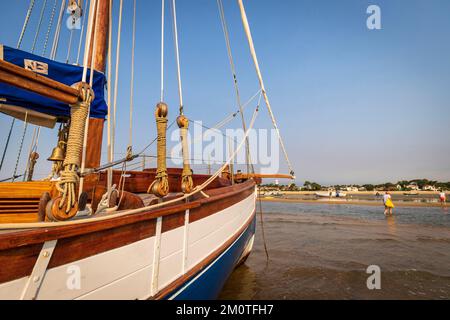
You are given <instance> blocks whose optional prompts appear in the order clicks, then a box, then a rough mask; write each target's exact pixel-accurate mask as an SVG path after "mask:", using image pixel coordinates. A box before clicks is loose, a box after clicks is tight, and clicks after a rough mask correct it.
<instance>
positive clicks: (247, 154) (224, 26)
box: [217, 0, 255, 173]
mask: <svg viewBox="0 0 450 320" xmlns="http://www.w3.org/2000/svg"><path fill="white" fill-rule="evenodd" d="M217 6H218V7H219V13H220V21H221V22H222V30H223V34H224V37H225V43H226V47H227V53H228V60H229V62H230V68H231V74H232V76H233V85H234V90H235V92H236V100H237V104H238V107H239V111H240V114H241V122H242V129H243V130H244V132H245V131H246V130H247V129H246V124H245V117H244V110H243V109H242V104H241V95H240V93H239V86H238V82H237V75H236V68H235V65H234V59H233V54H232V51H231V43H230V36H229V33H228V27H227V21H226V19H225V11H224V9H223V3H222V0H217ZM245 157H246V162H247V173H249V172H250V165H249V164H250V163H251V161H250V146H249V141H248V139H247V140H246V141H245ZM251 169H252V172H254V171H255V170H254V168H253V165H251Z"/></svg>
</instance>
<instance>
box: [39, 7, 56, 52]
mask: <svg viewBox="0 0 450 320" xmlns="http://www.w3.org/2000/svg"><path fill="white" fill-rule="evenodd" d="M56 4H57V0H55V1H54V2H53V8H52V13H51V14H50V20H49V21H48V27H47V33H46V34H45V40H44V48H43V49H42V56H43V57H44V56H45V54H46V52H47V45H48V39H49V38H50V32H51V31H52V26H53V20H54V19H55V13H56Z"/></svg>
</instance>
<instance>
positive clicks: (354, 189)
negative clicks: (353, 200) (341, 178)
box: [344, 186, 359, 192]
mask: <svg viewBox="0 0 450 320" xmlns="http://www.w3.org/2000/svg"><path fill="white" fill-rule="evenodd" d="M344 190H346V191H348V192H358V191H359V190H358V188H357V187H353V186H349V187H345V188H344Z"/></svg>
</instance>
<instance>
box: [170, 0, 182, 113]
mask: <svg viewBox="0 0 450 320" xmlns="http://www.w3.org/2000/svg"><path fill="white" fill-rule="evenodd" d="M172 20H173V33H174V35H173V39H174V42H175V43H174V47H175V56H176V61H177V77H178V96H179V98H180V114H183V91H182V85H181V71H180V53H179V48H178V29H177V11H176V7H175V0H172Z"/></svg>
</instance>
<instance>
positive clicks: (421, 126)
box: [0, 0, 450, 184]
mask: <svg viewBox="0 0 450 320" xmlns="http://www.w3.org/2000/svg"><path fill="white" fill-rule="evenodd" d="M1 1H2V3H3V4H4V5H3V6H2V8H3V16H4V19H1V20H0V30H2V31H1V34H0V42H1V43H3V44H5V45H9V46H15V45H16V43H17V39H18V36H19V33H20V30H21V27H22V23H23V18H24V17H25V13H26V9H27V7H28V0H20V1H14V4H13V5H12V4H11V2H8V5H6V1H5V0H1ZM42 2H43V1H42V0H37V1H36V7H35V9H34V12H33V15H32V17H31V19H30V25H29V29H28V31H27V34H26V36H25V39H24V42H23V47H22V48H23V50H30V48H31V44H32V40H33V37H34V33H35V29H36V25H37V21H38V16H39V12H40V9H41V7H42ZM47 2H48V6H49V7H48V8H47V10H46V17H48V15H49V13H50V7H51V6H52V5H53V0H48V1H47ZM58 2H59V0H58ZM114 2H115V4H114V13H115V16H116V19H115V20H114V25H113V28H114V30H116V28H117V10H118V3H119V1H114ZM166 2H167V1H166ZM223 3H224V7H225V14H226V17H227V20H228V25H229V31H230V36H231V45H232V48H233V54H234V58H235V63H236V69H237V74H238V81H239V84H240V90H241V94H242V96H243V100H246V99H247V98H248V97H250V96H252V95H253V94H254V93H255V92H256V91H257V90H258V81H257V78H256V75H255V72H254V68H253V64H252V61H251V58H250V55H249V51H248V46H247V42H246V39H245V34H244V32H243V29H242V25H241V22H240V14H239V10H238V7H237V3H236V1H234V0H233V1H232V0H223ZM371 4H376V5H378V6H379V7H380V8H381V23H382V29H381V30H369V29H367V27H366V19H367V17H368V14H367V13H366V9H367V7H368V6H369V5H371ZM245 5H246V9H247V15H248V19H249V22H250V26H251V28H252V32H253V38H254V42H255V47H256V50H257V53H258V58H259V60H260V66H261V69H262V73H263V76H264V79H265V84H266V87H267V91H268V94H269V97H270V99H271V102H272V107H273V109H274V112H275V115H276V118H277V120H278V122H279V126H280V128H281V132H282V135H283V137H284V139H285V142H286V147H287V149H288V152H289V155H290V158H291V161H292V162H293V164H294V167H295V171H296V175H297V181H298V182H299V183H303V182H304V181H305V180H313V181H317V182H319V183H322V184H334V183H366V182H367V183H377V182H385V181H393V182H395V181H397V180H400V179H413V178H422V177H425V178H432V179H438V180H446V181H448V180H450V159H449V158H450V143H449V141H448V137H449V136H450V126H449V123H450V121H449V120H450V106H449V102H450V90H449V85H450V19H449V18H448V12H450V2H449V1H445V0H431V1H430V0H427V1H425V0H423V1H418V0H408V1H406V0H395V1H392V0H390V1H382V0H372V1H365V0H346V1H331V0H329V1H325V0H316V1H312V0H308V1H305V0H295V1H294V0H292V1H288V0H284V1H275V0H246V1H245ZM58 6H59V4H58ZM137 6H138V15H137V38H136V74H135V113H134V120H135V121H134V134H133V138H134V145H135V150H139V149H140V148H141V147H143V146H145V145H146V144H147V143H148V142H149V141H151V140H152V139H153V138H154V136H155V125H154V118H153V111H154V106H155V104H156V102H157V101H158V100H159V90H160V79H159V68H160V66H159V63H160V61H159V59H160V6H161V4H160V1H156V0H152V1H144V0H138V1H137ZM166 11H167V16H166V18H167V25H166V44H167V47H166V50H167V51H166V54H167V55H166V62H167V63H166V82H165V87H166V99H165V100H166V101H167V102H168V104H169V106H170V107H171V109H170V118H171V120H172V119H174V118H175V116H176V112H177V109H178V108H177V104H178V97H177V91H176V90H177V83H176V71H175V63H174V54H173V51H174V50H173V46H172V28H171V24H170V23H171V20H170V15H169V6H167V10H166ZM177 11H178V26H179V42H180V55H181V68H182V80H183V93H184V102H185V103H184V104H185V112H186V114H187V115H188V116H189V118H191V119H196V120H200V119H201V120H203V122H204V124H205V125H207V126H211V125H213V124H214V123H216V122H218V121H220V120H221V119H223V118H224V117H225V116H226V115H228V114H229V113H231V112H233V111H234V110H235V109H236V107H235V97H234V90H233V83H232V81H231V75H230V69H229V64H228V60H227V53H226V48H225V43H224V39H223V34H222V29H221V25H220V20H219V14H218V9H217V4H216V1H214V0H195V1H192V0H178V1H177ZM66 17H67V16H66ZM131 17H132V1H131V0H125V1H124V20H123V30H122V50H121V65H120V75H121V77H120V81H119V87H120V89H119V92H118V97H119V99H118V108H119V111H118V112H119V114H118V116H119V119H123V121H120V122H119V125H118V128H117V130H118V132H121V133H122V134H118V135H117V137H118V141H117V147H116V149H117V151H118V152H124V150H125V149H126V144H127V141H128V133H127V132H128V106H129V82H130V62H131V25H132V20H131ZM42 29H43V31H42V32H41V36H40V38H39V39H38V47H37V50H36V53H40V52H41V51H42V44H43V38H44V34H45V31H46V29H47V23H46V22H45V23H44V24H43V27H42ZM68 35H69V32H68V30H66V29H65V28H63V31H62V35H61V42H60V47H59V51H58V55H57V60H61V61H62V60H64V59H65V56H66V54H67V48H68V39H69V36H68ZM78 36H79V33H75V37H74V45H73V47H72V48H73V52H72V54H71V56H72V57H74V56H76V49H77V48H76V47H77V44H78ZM114 37H115V32H114ZM51 39H52V35H51ZM114 50H115V49H114ZM114 52H115V51H114ZM72 62H73V60H72ZM249 110H250V109H249ZM262 110H263V111H262V112H261V114H260V116H259V119H258V123H257V127H258V128H270V120H269V117H268V114H267V111H266V110H265V109H262ZM249 115H250V112H247V116H248V117H247V118H249ZM9 124H10V119H9V118H8V117H6V116H4V115H0V135H1V136H3V137H4V136H6V134H7V132H8V130H9ZM239 125H240V123H239V121H238V120H235V121H234V122H233V123H232V124H231V125H230V127H239ZM22 126H23V124H22V123H21V122H18V125H17V126H16V128H15V130H14V132H13V137H12V139H13V141H14V143H13V144H12V146H11V148H10V149H9V154H8V156H7V161H6V163H5V166H4V168H3V170H2V172H1V173H0V177H2V178H4V177H9V176H11V175H12V171H13V168H14V165H15V161H16V155H17V150H18V141H19V139H20V135H21V131H22ZM31 133H32V126H30V127H29V129H28V134H27V138H26V140H25V144H24V149H23V150H24V151H23V154H26V153H27V152H28V147H29V141H30V139H31ZM55 137H56V133H55V131H52V130H49V129H44V130H43V133H42V136H41V139H40V143H39V153H40V154H41V158H40V160H39V162H38V166H37V168H36V172H37V174H38V175H37V177H40V176H39V175H41V176H43V175H45V173H46V172H47V171H48V164H47V163H46V161H45V158H47V156H48V155H49V154H50V152H51V148H52V147H53V146H54V143H55V140H56V138H55ZM3 147H4V139H2V141H1V142H0V151H2V150H3ZM150 153H152V154H154V153H155V151H154V148H153V149H151V152H150ZM280 159H282V157H281V155H280ZM25 162H26V159H25V156H22V158H21V162H20V165H19V168H20V169H19V173H20V172H23V170H24V166H25ZM280 171H283V172H285V171H286V166H285V165H284V163H283V162H282V167H281V169H280Z"/></svg>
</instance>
